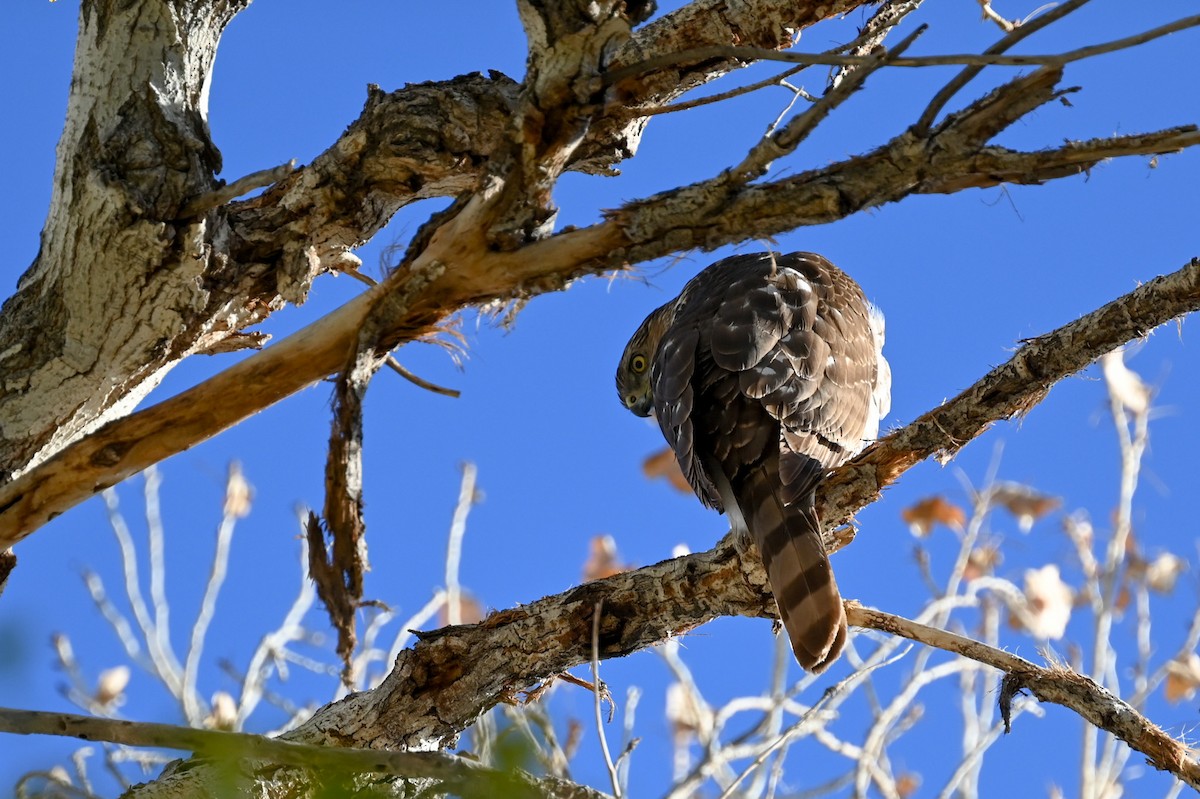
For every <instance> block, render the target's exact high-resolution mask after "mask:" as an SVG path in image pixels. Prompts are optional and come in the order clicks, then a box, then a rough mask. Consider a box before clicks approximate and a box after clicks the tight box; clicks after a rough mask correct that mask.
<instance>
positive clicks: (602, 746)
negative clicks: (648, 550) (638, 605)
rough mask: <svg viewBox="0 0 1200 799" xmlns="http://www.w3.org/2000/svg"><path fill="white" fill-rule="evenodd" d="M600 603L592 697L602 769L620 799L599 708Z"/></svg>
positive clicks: (594, 623)
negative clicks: (593, 699) (602, 762)
mask: <svg viewBox="0 0 1200 799" xmlns="http://www.w3.org/2000/svg"><path fill="white" fill-rule="evenodd" d="M602 607H603V603H602V602H597V603H596V609H595V610H594V611H593V612H592V696H593V697H595V700H596V701H595V710H596V734H597V735H598V736H599V738H600V752H601V754H603V755H604V767H605V768H606V769H608V779H609V782H611V783H612V789H613V796H615V797H616V799H621V780H620V777H619V776H618V775H617V767H616V765H615V764H614V763H613V759H612V754H611V753H610V752H609V751H608V736H607V735H606V734H605V732H604V712H603V710H602V708H601V706H602V704H603V703H602V700H601V696H600V615H601V614H600V611H601V608H602Z"/></svg>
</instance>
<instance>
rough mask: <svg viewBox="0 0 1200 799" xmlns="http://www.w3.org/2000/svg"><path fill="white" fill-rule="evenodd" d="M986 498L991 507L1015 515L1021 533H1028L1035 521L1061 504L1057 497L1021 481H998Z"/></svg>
mask: <svg viewBox="0 0 1200 799" xmlns="http://www.w3.org/2000/svg"><path fill="white" fill-rule="evenodd" d="M988 499H989V501H990V503H991V506H992V507H993V508H995V507H1001V508H1004V509H1005V510H1007V511H1008V512H1009V513H1011V514H1012V515H1013V516H1015V517H1016V519H1017V526H1019V527H1020V528H1021V532H1023V533H1028V532H1029V531H1030V530H1031V529H1032V528H1033V523H1034V522H1035V521H1037V520H1038V519H1040V518H1042V517H1043V516H1045V515H1046V514H1047V513H1049V512H1050V511H1052V510H1054V509H1056V508H1058V507H1059V506H1060V505H1062V500H1061V499H1059V498H1058V497H1052V496H1050V495H1049V494H1043V493H1041V492H1039V491H1036V490H1034V489H1033V488H1032V487H1031V486H1027V485H1024V484H1022V483H998V484H997V485H996V486H995V487H994V488H992V491H991V494H990V495H989V497H988Z"/></svg>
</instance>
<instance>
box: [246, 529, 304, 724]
mask: <svg viewBox="0 0 1200 799" xmlns="http://www.w3.org/2000/svg"><path fill="white" fill-rule="evenodd" d="M298 515H299V520H298V521H299V522H300V529H301V531H303V530H304V519H305V516H306V514H305V513H304V512H303V511H302V510H301V511H299V512H298ZM298 537H299V539H300V591H299V592H298V593H297V594H296V598H295V599H294V600H293V601H292V606H291V607H290V608H288V612H287V613H286V614H285V615H284V618H283V621H282V622H280V624H279V626H278V627H277V628H275V630H273V631H272V632H269V633H267V634H266V635H264V636H263V637H262V639H261V640H260V641H259V642H258V646H257V647H255V649H254V654H253V655H252V656H251V657H250V665H249V666H248V667H247V668H246V675H245V679H244V680H243V681H242V692H241V698H240V699H239V701H238V709H237V726H236V728H237V729H239V730H240V729H241V728H242V727H243V726H244V725H245V723H246V719H248V718H249V717H250V714H251V713H253V712H254V709H255V708H256V707H258V703H259V701H260V700H261V699H262V696H263V688H264V686H265V685H266V682H267V678H268V676H269V675H270V668H271V667H270V666H269V665H268V663H269V662H270V661H271V660H272V659H273V658H275V657H276V656H277V655H278V653H279V652H282V651H283V650H284V649H285V648H286V647H287V644H288V642H289V641H294V640H296V639H297V638H299V637H300V636H301V634H302V630H303V628H302V626H301V625H302V623H303V621H304V616H305V614H307V613H308V611H309V609H310V608H311V607H312V604H313V601H314V600H315V599H316V596H317V591H316V588H315V587H314V586H313V583H312V581H311V580H309V579H308V539H307V538H305V537H304V535H300V536H298Z"/></svg>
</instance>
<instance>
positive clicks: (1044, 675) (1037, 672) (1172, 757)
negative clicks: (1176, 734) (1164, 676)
mask: <svg viewBox="0 0 1200 799" xmlns="http://www.w3.org/2000/svg"><path fill="white" fill-rule="evenodd" d="M846 616H847V619H848V621H849V623H850V624H853V625H856V626H859V627H872V628H874V629H877V630H883V631H884V632H889V633H892V634H893V635H899V636H903V637H904V638H908V639H910V640H913V641H920V642H921V643H924V644H928V645H930V646H934V647H937V648H938V649H944V650H946V651H948V652H955V653H957V654H960V655H963V656H964V657H967V658H970V659H971V660H975V661H978V662H980V663H984V664H986V665H989V666H993V667H995V668H997V669H1000V670H1001V671H1004V672H1006V673H1007V675H1008V676H1007V677H1006V678H1005V681H1006V684H1008V685H1009V686H1010V687H1009V690H1008V692H1007V693H1008V695H1009V696H1010V697H1011V696H1015V695H1016V692H1017V691H1020V690H1021V689H1028V690H1029V691H1031V692H1032V693H1033V695H1034V696H1036V697H1037V698H1038V699H1039V700H1040V701H1042V702H1053V703H1054V704H1057V705H1062V706H1064V707H1067V708H1070V709H1071V710H1073V711H1075V712H1076V713H1078V714H1079V715H1080V716H1082V717H1083V718H1084V719H1085V720H1086V721H1088V722H1089V723H1091V724H1093V725H1095V726H1096V727H1099V728H1100V729H1104V730H1107V731H1108V732H1110V733H1112V734H1113V735H1115V736H1116V737H1118V738H1120V739H1121V740H1122V741H1124V742H1125V743H1127V744H1129V746H1131V747H1132V748H1134V749H1136V750H1137V751H1139V752H1141V753H1142V754H1144V755H1145V756H1146V758H1147V759H1148V760H1149V761H1150V763H1151V764H1152V765H1153V766H1154V767H1155V768H1157V769H1160V770H1163V771H1169V772H1171V773H1172V774H1174V775H1175V776H1177V777H1179V778H1180V779H1182V780H1184V781H1185V782H1187V783H1188V785H1190V786H1192V787H1193V788H1197V789H1200V763H1198V762H1197V761H1196V759H1195V758H1194V757H1193V756H1192V754H1191V752H1190V750H1189V749H1188V747H1187V746H1185V745H1184V744H1182V743H1180V742H1179V741H1177V740H1175V739H1174V738H1172V737H1170V736H1169V735H1167V734H1166V733H1165V732H1163V731H1162V730H1161V729H1159V728H1158V727H1157V726H1155V725H1154V724H1153V723H1151V722H1150V720H1149V719H1147V718H1146V717H1145V716H1143V715H1142V714H1140V713H1138V712H1137V710H1135V709H1134V708H1133V707H1131V706H1130V705H1128V704H1127V703H1125V702H1123V701H1121V700H1120V699H1118V698H1117V697H1115V696H1113V695H1112V694H1110V693H1109V692H1108V691H1106V690H1104V689H1103V688H1102V687H1101V686H1099V685H1097V684H1096V683H1095V682H1094V681H1092V680H1091V679H1089V678H1088V677H1086V676H1084V675H1082V674H1078V673H1076V672H1073V671H1071V670H1069V669H1067V668H1064V667H1061V666H1054V667H1051V668H1043V667H1041V666H1037V665H1035V664H1033V663H1031V662H1029V661H1028V660H1025V659H1024V658H1020V657H1017V656H1016V655H1013V654H1011V653H1009V652H1004V651H1002V650H999V649H996V648H995V647H991V646H988V645H987V644H984V643H981V642H979V641H975V640H972V639H970V638H965V637H963V636H961V635H956V634H954V633H951V632H947V631H945V630H939V629H936V628H934V627H929V626H926V625H924V624H918V623H916V622H913V621H909V620H908V619H905V618H902V617H900V616H894V615H892V614H890V613H884V612H883V611H879V610H874V609H872V608H865V607H863V606H862V605H859V604H858V603H855V602H847V603H846ZM1002 701H1003V694H1002Z"/></svg>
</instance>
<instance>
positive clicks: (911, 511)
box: [900, 495, 967, 538]
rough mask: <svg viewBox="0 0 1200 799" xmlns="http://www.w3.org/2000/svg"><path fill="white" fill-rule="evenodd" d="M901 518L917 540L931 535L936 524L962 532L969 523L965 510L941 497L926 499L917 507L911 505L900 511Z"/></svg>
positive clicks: (917, 504) (916, 505)
mask: <svg viewBox="0 0 1200 799" xmlns="http://www.w3.org/2000/svg"><path fill="white" fill-rule="evenodd" d="M900 518H901V519H903V520H904V523H905V524H907V525H908V529H909V531H910V532H911V533H912V534H913V535H915V536H916V537H917V538H924V537H925V536H927V535H929V533H930V532H931V531H932V530H933V527H934V525H936V524H944V525H945V526H947V527H949V528H950V529H952V530H961V529H962V528H963V525H965V524H966V523H967V514H966V513H964V512H963V509H962V508H960V507H958V506H957V505H955V504H953V503H950V502H947V501H946V498H945V497H943V496H941V495H938V496H933V497H926V498H925V499H923V500H921V501H920V502H918V503H916V504H915V505H910V506H909V507H907V508H905V509H903V510H902V511H900Z"/></svg>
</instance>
